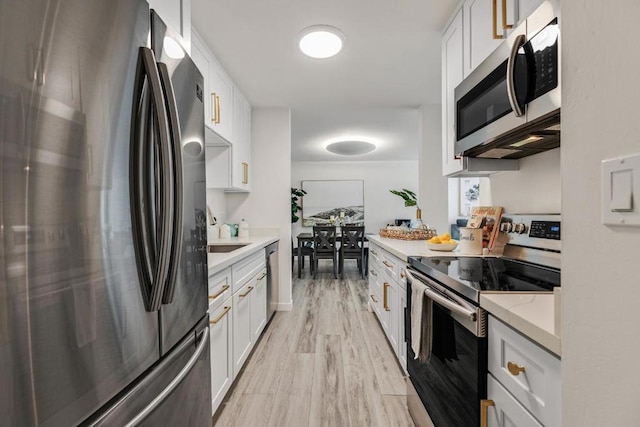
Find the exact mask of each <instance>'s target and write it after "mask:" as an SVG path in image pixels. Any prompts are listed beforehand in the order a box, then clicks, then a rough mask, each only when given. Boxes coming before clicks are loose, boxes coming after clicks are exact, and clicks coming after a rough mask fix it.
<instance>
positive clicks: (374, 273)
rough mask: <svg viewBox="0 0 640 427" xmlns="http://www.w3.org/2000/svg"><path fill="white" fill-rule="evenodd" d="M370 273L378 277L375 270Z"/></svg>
mask: <svg viewBox="0 0 640 427" xmlns="http://www.w3.org/2000/svg"><path fill="white" fill-rule="evenodd" d="M369 271H370V272H371V274H373V275H374V276H377V275H378V273H376V272H375V271H373V270H369Z"/></svg>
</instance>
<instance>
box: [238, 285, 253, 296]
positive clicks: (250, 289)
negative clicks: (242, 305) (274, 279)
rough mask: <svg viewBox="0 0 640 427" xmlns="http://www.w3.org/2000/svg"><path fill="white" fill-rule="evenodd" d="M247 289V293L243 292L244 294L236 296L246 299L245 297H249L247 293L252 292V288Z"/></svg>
mask: <svg viewBox="0 0 640 427" xmlns="http://www.w3.org/2000/svg"><path fill="white" fill-rule="evenodd" d="M248 289H249V290H248V291H247V292H245V293H244V294H240V295H238V296H239V297H240V298H244V297H246V296H247V295H249V292H251V291H252V290H253V286H249V288H248Z"/></svg>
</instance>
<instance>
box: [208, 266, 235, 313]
mask: <svg viewBox="0 0 640 427" xmlns="http://www.w3.org/2000/svg"><path fill="white" fill-rule="evenodd" d="M230 296H231V267H229V268H226V269H224V270H222V271H221V272H219V273H216V274H214V275H213V276H209V309H210V310H211V309H213V310H215V309H216V308H218V307H220V304H222V302H223V301H226V300H227V298H229V297H230Z"/></svg>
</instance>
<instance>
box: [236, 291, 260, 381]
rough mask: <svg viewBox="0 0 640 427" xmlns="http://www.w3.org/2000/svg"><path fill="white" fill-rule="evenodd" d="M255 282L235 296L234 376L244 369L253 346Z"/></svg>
mask: <svg viewBox="0 0 640 427" xmlns="http://www.w3.org/2000/svg"><path fill="white" fill-rule="evenodd" d="M254 288H255V286H254V282H253V281H249V282H247V284H245V285H244V286H243V287H242V288H240V290H239V291H238V292H236V293H235V294H234V295H233V310H232V313H233V315H232V316H231V317H232V319H233V376H234V377H236V376H237V375H238V373H239V372H240V369H242V365H243V364H244V362H245V360H247V357H249V353H250V352H251V346H252V343H253V341H252V339H251V338H252V336H253V335H252V333H251V294H252V292H254Z"/></svg>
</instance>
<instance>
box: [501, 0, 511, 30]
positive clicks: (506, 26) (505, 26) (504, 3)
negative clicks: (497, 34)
mask: <svg viewBox="0 0 640 427" xmlns="http://www.w3.org/2000/svg"><path fill="white" fill-rule="evenodd" d="M510 28H513V25H511V24H507V0H502V29H503V30H508V29H510Z"/></svg>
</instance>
